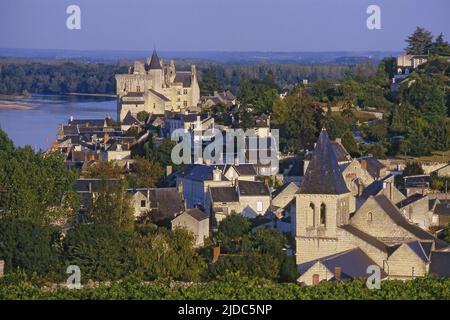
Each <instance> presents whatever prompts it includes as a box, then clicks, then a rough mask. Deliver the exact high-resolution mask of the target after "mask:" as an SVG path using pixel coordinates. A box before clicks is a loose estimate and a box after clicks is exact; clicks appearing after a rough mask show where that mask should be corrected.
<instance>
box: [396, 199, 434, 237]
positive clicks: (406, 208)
mask: <svg viewBox="0 0 450 320" xmlns="http://www.w3.org/2000/svg"><path fill="white" fill-rule="evenodd" d="M396 205H397V207H398V208H399V210H400V212H401V213H402V214H403V215H404V216H405V218H406V219H408V220H409V221H410V222H411V223H414V224H417V225H418V226H420V227H421V228H423V229H428V228H429V227H430V226H432V225H433V224H434V223H433V212H432V211H430V201H429V199H428V196H427V195H422V194H418V193H416V194H413V195H411V196H409V197H407V198H406V199H404V200H402V201H400V202H398V203H397V204H396Z"/></svg>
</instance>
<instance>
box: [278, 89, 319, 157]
mask: <svg viewBox="0 0 450 320" xmlns="http://www.w3.org/2000/svg"><path fill="white" fill-rule="evenodd" d="M319 113H320V111H319V110H317V109H316V108H315V105H314V102H313V101H312V98H311V97H310V96H309V95H308V94H307V93H306V92H305V90H304V89H301V88H298V89H297V90H295V91H294V92H293V93H292V94H290V95H288V96H286V97H285V98H284V99H277V100H276V101H275V103H274V105H273V110H272V114H273V124H274V126H275V127H276V128H278V129H280V144H282V146H283V147H284V149H286V150H288V151H291V152H296V151H298V150H299V149H300V148H312V146H313V144H314V141H315V139H316V138H315V133H316V132H317V126H316V118H317V117H318V114H319Z"/></svg>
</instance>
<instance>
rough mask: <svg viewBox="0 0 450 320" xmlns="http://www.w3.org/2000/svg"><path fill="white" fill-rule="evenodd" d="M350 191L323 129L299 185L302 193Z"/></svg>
mask: <svg viewBox="0 0 450 320" xmlns="http://www.w3.org/2000/svg"><path fill="white" fill-rule="evenodd" d="M348 192H350V191H349V190H348V188H347V186H346V184H345V181H344V178H343V177H342V174H341V171H340V170H339V165H338V162H337V159H336V155H335V153H334V150H333V147H332V144H331V142H330V139H329V138H328V134H327V132H326V130H325V129H322V131H321V132H320V135H319V140H318V142H317V145H316V148H315V149H314V151H313V155H312V157H311V162H310V163H309V165H308V168H307V169H306V172H305V176H304V178H303V181H302V184H301V186H300V190H299V193H302V194H344V193H348Z"/></svg>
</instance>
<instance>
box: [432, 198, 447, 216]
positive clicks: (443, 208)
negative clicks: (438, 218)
mask: <svg viewBox="0 0 450 320" xmlns="http://www.w3.org/2000/svg"><path fill="white" fill-rule="evenodd" d="M433 213H434V214H437V215H450V202H447V201H446V202H441V203H437V204H436V206H435V207H434V211H433Z"/></svg>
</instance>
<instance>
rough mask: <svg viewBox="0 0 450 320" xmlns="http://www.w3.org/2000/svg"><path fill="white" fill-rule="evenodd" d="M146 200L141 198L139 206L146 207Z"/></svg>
mask: <svg viewBox="0 0 450 320" xmlns="http://www.w3.org/2000/svg"><path fill="white" fill-rule="evenodd" d="M146 204H147V203H146V201H145V200H141V208H145V207H146Z"/></svg>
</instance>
